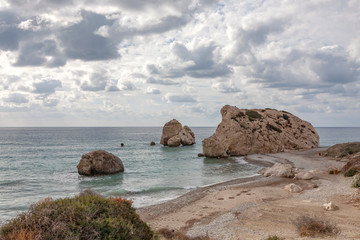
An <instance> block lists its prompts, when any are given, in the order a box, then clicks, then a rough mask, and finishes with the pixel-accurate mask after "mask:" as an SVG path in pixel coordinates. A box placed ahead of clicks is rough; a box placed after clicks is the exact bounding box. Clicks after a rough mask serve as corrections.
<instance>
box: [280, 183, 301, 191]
mask: <svg viewBox="0 0 360 240" xmlns="http://www.w3.org/2000/svg"><path fill="white" fill-rule="evenodd" d="M284 189H285V190H287V191H289V192H291V193H298V192H301V191H302V190H303V189H302V188H301V187H300V186H298V185H296V184H295V183H290V184H288V185H286V186H285V187H284Z"/></svg>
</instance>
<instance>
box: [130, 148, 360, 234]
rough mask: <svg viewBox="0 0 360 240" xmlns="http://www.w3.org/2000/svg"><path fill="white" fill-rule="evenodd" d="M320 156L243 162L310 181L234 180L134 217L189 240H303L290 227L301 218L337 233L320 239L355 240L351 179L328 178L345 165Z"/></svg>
mask: <svg viewBox="0 0 360 240" xmlns="http://www.w3.org/2000/svg"><path fill="white" fill-rule="evenodd" d="M324 150H325V148H317V149H311V150H306V151H292V152H284V153H276V154H256V155H251V156H247V157H246V160H247V161H249V162H251V163H253V164H258V165H261V166H264V167H266V166H271V165H272V164H273V163H275V162H281V163H291V164H292V165H293V166H294V167H297V168H300V169H304V170H314V172H315V178H314V179H312V180H295V179H290V178H281V177H267V178H265V177H263V176H262V175H258V176H254V177H250V178H239V179H235V180H232V181H228V182H224V183H219V184H215V185H211V186H207V187H203V188H197V189H195V190H193V191H191V192H189V193H187V194H185V195H183V196H181V197H179V198H176V199H173V200H171V201H168V202H165V203H162V204H158V205H154V206H149V207H145V208H140V209H138V210H137V212H138V213H139V215H140V216H141V218H142V219H143V220H144V221H146V222H147V223H148V224H149V225H150V226H151V227H152V229H154V230H159V229H161V228H168V229H170V230H179V231H181V232H183V233H186V234H187V235H188V236H190V237H195V236H205V235H208V236H209V237H210V238H211V239H214V240H216V239H221V240H233V239H234V240H235V239H265V238H266V237H268V236H270V235H277V236H278V237H284V238H285V239H308V238H305V237H300V235H299V233H298V232H297V229H296V227H295V225H294V224H293V223H292V221H293V220H294V219H295V218H297V217H298V216H302V215H306V216H318V217H321V218H323V219H328V220H330V221H332V222H334V223H336V224H337V226H338V227H339V228H340V230H341V233H340V234H339V235H337V236H336V237H328V238H322V239H360V231H359V229H360V209H359V207H358V206H357V205H356V204H354V203H352V202H350V201H351V200H352V199H355V198H359V199H360V194H359V193H358V190H357V189H354V188H351V181H352V179H351V178H345V177H344V176H343V174H338V175H330V174H328V169H329V167H334V168H337V169H341V167H342V166H343V165H344V164H345V163H344V162H341V161H336V160H334V159H331V158H326V157H322V156H319V152H322V151H324ZM289 183H296V184H297V185H299V186H301V187H302V188H303V189H304V190H303V191H302V192H300V193H290V192H288V191H286V190H284V186H285V185H287V184H289ZM330 201H332V202H333V203H334V204H335V205H337V206H338V210H336V211H325V210H324V209H323V208H322V205H323V204H324V203H328V202H330ZM359 201H360V200H359ZM309 239H310V238H309ZM312 239H314V238H312ZM317 239H319V238H317Z"/></svg>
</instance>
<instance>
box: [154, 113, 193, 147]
mask: <svg viewBox="0 0 360 240" xmlns="http://www.w3.org/2000/svg"><path fill="white" fill-rule="evenodd" d="M160 143H161V144H163V145H164V146H169V147H178V146H180V145H183V146H190V145H193V144H195V134H194V133H193V131H191V129H190V128H189V127H188V126H184V127H183V126H182V124H181V123H180V122H178V121H177V120H176V119H173V120H171V121H169V122H167V123H166V124H165V125H164V127H163V132H162V136H161V141H160Z"/></svg>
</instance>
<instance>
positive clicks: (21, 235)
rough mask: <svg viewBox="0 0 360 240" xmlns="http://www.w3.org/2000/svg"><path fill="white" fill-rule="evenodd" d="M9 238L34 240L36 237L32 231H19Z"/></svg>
mask: <svg viewBox="0 0 360 240" xmlns="http://www.w3.org/2000/svg"><path fill="white" fill-rule="evenodd" d="M9 238H10V239H13V240H35V239H37V236H36V234H35V232H33V231H27V230H25V229H20V230H19V231H18V232H14V233H11V234H10V236H9Z"/></svg>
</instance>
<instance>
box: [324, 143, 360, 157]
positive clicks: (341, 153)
mask: <svg viewBox="0 0 360 240" xmlns="http://www.w3.org/2000/svg"><path fill="white" fill-rule="evenodd" d="M358 152H360V142H349V143H340V144H336V145H334V146H331V147H329V148H328V149H327V150H326V151H324V152H323V154H322V155H323V156H326V157H334V158H343V157H347V156H350V155H353V154H355V153H358Z"/></svg>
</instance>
